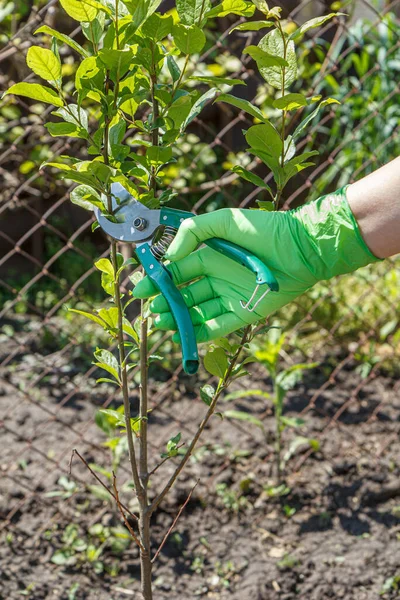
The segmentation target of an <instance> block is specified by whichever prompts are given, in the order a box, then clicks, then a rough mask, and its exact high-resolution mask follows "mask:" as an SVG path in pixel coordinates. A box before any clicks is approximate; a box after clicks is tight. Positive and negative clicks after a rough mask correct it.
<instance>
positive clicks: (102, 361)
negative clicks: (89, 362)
mask: <svg viewBox="0 0 400 600" xmlns="http://www.w3.org/2000/svg"><path fill="white" fill-rule="evenodd" d="M94 356H95V358H96V361H97V362H95V363H94V364H95V365H96V367H99V368H101V369H104V370H105V371H107V372H108V373H110V374H111V375H112V376H113V377H115V379H116V380H117V381H118V382H120V377H119V365H118V361H117V359H116V358H115V356H114V355H113V354H112V353H111V352H110V351H109V350H102V349H99V348H98V349H97V350H96V351H95V352H94Z"/></svg>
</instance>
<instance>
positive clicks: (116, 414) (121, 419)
mask: <svg viewBox="0 0 400 600" xmlns="http://www.w3.org/2000/svg"><path fill="white" fill-rule="evenodd" d="M99 412H100V413H101V414H103V415H106V416H107V417H111V419H110V420H111V424H112V426H113V427H125V415H124V412H123V411H121V410H113V409H112V408H100V410H99Z"/></svg>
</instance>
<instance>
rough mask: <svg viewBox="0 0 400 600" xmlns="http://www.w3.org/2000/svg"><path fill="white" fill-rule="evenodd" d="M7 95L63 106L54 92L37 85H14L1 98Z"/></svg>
mask: <svg viewBox="0 0 400 600" xmlns="http://www.w3.org/2000/svg"><path fill="white" fill-rule="evenodd" d="M7 94H15V95H16V96H26V97H27V98H31V99H32V100H39V102H46V103H47V104H53V105H54V106H63V104H64V103H63V101H62V99H61V98H60V97H59V96H58V94H57V93H56V92H55V91H54V90H52V89H51V88H48V87H46V86H44V85H40V84H39V83H16V84H14V85H12V86H11V87H10V88H9V89H8V90H7V91H6V92H4V94H3V96H6V95H7Z"/></svg>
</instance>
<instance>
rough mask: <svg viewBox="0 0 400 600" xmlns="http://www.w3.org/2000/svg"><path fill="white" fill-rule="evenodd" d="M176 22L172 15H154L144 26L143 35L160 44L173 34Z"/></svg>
mask: <svg viewBox="0 0 400 600" xmlns="http://www.w3.org/2000/svg"><path fill="white" fill-rule="evenodd" d="M173 25H174V20H173V18H172V17H171V15H159V14H158V13H154V14H153V15H151V16H150V17H149V18H148V19H147V20H146V21H145V22H144V23H143V25H142V33H143V35H145V36H146V37H148V38H150V39H152V40H154V41H155V42H159V41H161V40H163V39H164V38H166V37H167V35H168V34H169V33H172V27H173Z"/></svg>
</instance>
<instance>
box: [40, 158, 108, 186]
mask: <svg viewBox="0 0 400 600" xmlns="http://www.w3.org/2000/svg"><path fill="white" fill-rule="evenodd" d="M43 167H54V168H55V169H60V171H62V175H61V177H62V179H70V180H71V181H76V183H82V184H84V185H89V186H94V187H96V179H95V177H94V176H93V175H90V174H89V173H80V172H78V171H76V170H75V169H73V168H72V167H71V166H69V165H65V164H63V163H53V162H45V163H43V164H42V165H41V168H43Z"/></svg>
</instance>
